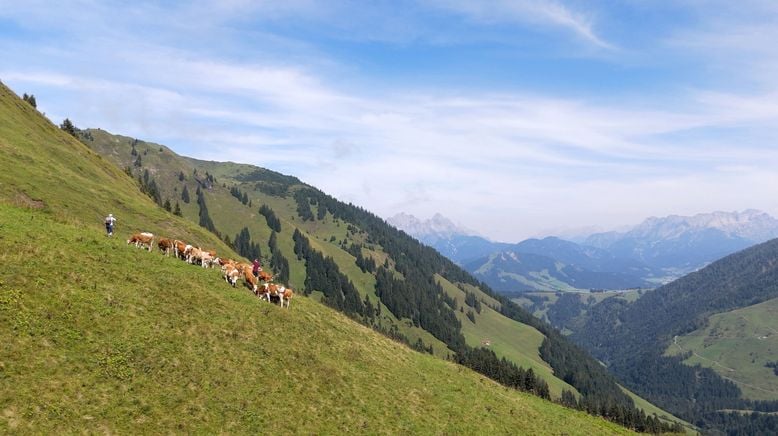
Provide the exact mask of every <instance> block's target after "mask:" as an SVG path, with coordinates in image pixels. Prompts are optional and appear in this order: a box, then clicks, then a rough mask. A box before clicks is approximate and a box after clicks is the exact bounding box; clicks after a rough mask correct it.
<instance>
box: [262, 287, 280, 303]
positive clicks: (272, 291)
mask: <svg viewBox="0 0 778 436" xmlns="http://www.w3.org/2000/svg"><path fill="white" fill-rule="evenodd" d="M262 290H263V291H264V292H262V295H259V294H257V296H258V297H259V298H264V299H265V300H267V301H268V302H270V298H271V297H276V296H278V286H277V285H276V284H274V283H265V284H264V285H262Z"/></svg>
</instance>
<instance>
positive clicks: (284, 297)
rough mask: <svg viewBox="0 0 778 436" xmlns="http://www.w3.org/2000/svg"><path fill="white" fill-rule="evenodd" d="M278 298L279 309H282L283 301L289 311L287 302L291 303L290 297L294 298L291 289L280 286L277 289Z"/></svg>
mask: <svg viewBox="0 0 778 436" xmlns="http://www.w3.org/2000/svg"><path fill="white" fill-rule="evenodd" d="M278 296H279V297H280V300H281V308H282V309H283V308H284V301H286V308H287V309H289V301H291V299H292V297H293V296H294V291H293V290H292V289H291V288H284V287H283V286H281V289H279V292H278Z"/></svg>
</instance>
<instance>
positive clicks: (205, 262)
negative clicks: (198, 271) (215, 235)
mask: <svg viewBox="0 0 778 436" xmlns="http://www.w3.org/2000/svg"><path fill="white" fill-rule="evenodd" d="M211 253H215V251H213V250H211V251H205V250H200V265H202V267H203V268H210V267H211V265H213V264H214V263H216V258H215V257H214V256H213V255H212V254H211Z"/></svg>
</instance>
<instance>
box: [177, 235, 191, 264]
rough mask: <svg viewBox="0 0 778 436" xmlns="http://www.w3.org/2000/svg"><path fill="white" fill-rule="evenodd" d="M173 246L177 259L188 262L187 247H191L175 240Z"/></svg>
mask: <svg viewBox="0 0 778 436" xmlns="http://www.w3.org/2000/svg"><path fill="white" fill-rule="evenodd" d="M173 246H174V247H175V253H176V257H177V258H179V259H181V260H186V247H191V245H188V244H187V243H186V242H184V241H179V240H175V242H174V243H173Z"/></svg>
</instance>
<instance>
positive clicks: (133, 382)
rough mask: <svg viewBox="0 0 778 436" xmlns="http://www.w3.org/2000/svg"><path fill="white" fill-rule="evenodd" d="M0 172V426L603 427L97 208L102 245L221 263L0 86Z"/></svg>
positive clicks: (205, 240) (192, 232) (210, 238)
mask: <svg viewBox="0 0 778 436" xmlns="http://www.w3.org/2000/svg"><path fill="white" fill-rule="evenodd" d="M163 151H164V150H163ZM0 161H1V162H2V163H3V170H4V171H2V172H0V226H1V228H2V232H0V260H2V261H3V265H4V268H3V269H0V288H1V289H0V325H3V326H6V328H4V329H1V330H0V335H2V338H1V339H0V340H2V342H3V344H4V346H3V347H2V350H1V351H0V373H1V376H0V384H1V386H0V409H2V411H3V413H2V415H1V416H2V420H0V423H2V424H0V425H2V426H3V427H4V428H6V429H8V430H11V429H16V430H17V431H25V432H27V431H29V432H33V433H39V432H40V433H53V432H62V431H65V432H74V431H85V430H86V431H88V432H90V431H91V432H97V431H100V432H109V433H114V432H144V433H150V432H160V431H162V432H171V431H175V432H193V431H202V432H215V431H223V430H225V429H227V430H228V431H229V430H230V429H233V430H234V431H247V432H248V431H251V432H276V431H280V432H292V431H304V432H325V433H327V432H335V431H343V430H344V429H352V430H353V429H360V428H361V429H363V431H365V432H384V431H385V432H389V433H398V432H409V431H410V432H423V433H427V432H447V433H449V432H453V431H455V430H456V431H460V430H461V431H466V432H474V431H482V430H483V431H497V432H511V433H513V432H516V431H520V432H521V431H522V430H521V429H522V428H524V429H525V430H523V431H525V432H544V431H552V432H562V431H568V432H569V431H571V430H572V431H577V429H579V428H589V430H588V431H590V432H599V431H621V430H620V429H617V428H615V427H613V426H612V425H610V424H608V423H605V422H604V421H602V420H598V419H594V418H591V417H586V416H582V415H581V414H580V413H578V412H572V411H570V410H568V409H563V408H559V407H557V406H553V405H552V404H551V403H548V402H545V401H543V400H540V399H537V398H534V397H527V396H525V395H522V394H519V393H517V392H515V391H512V390H506V389H505V388H502V387H498V386H497V385H495V384H494V383H492V382H487V381H484V379H483V377H481V376H476V375H474V374H473V373H472V372H470V371H469V370H466V369H464V368H462V367H461V366H456V365H453V364H451V363H447V362H445V361H443V360H441V359H436V358H433V357H432V356H424V355H422V354H419V353H415V352H413V351H411V350H409V349H408V348H406V347H402V346H400V345H398V344H396V343H394V342H392V341H390V340H388V339H387V338H385V337H384V336H381V335H378V334H376V333H375V332H373V331H371V330H370V329H367V328H364V327H362V326H359V325H358V324H356V323H354V322H352V321H350V320H348V319H347V318H346V317H344V316H342V315H339V314H337V313H336V312H334V311H332V310H331V309H329V308H326V307H324V306H322V305H320V304H318V303H316V302H315V301H314V300H313V299H306V298H300V297H298V298H297V299H295V300H294V302H293V303H292V307H293V308H296V310H288V311H286V310H285V311H281V310H280V309H278V308H277V307H273V306H270V305H268V304H266V303H264V305H263V304H261V303H260V302H259V301H258V300H257V299H256V298H255V297H253V296H252V295H251V294H249V293H248V292H247V291H245V290H241V289H238V290H233V289H231V288H229V287H228V286H227V285H226V284H224V282H222V281H221V279H220V278H219V276H218V273H217V272H216V271H213V270H204V269H202V268H198V267H193V266H191V265H187V264H185V263H182V262H180V261H178V260H176V259H173V258H166V257H162V256H161V255H160V254H159V253H148V252H146V251H141V250H136V249H134V248H133V247H129V246H127V245H126V244H125V243H124V241H123V240H121V239H119V238H116V239H113V238H106V237H105V235H104V232H103V230H102V216H103V215H104V214H105V213H106V212H104V211H111V212H113V213H114V214H116V215H117V216H118V217H119V220H120V221H119V223H120V224H119V227H118V229H117V233H118V234H126V233H129V232H130V231H134V230H136V229H144V230H151V231H154V232H159V233H162V234H165V235H169V236H176V237H182V238H184V239H186V240H188V241H191V242H195V243H198V244H202V245H204V246H208V247H215V248H217V249H218V250H219V251H221V252H222V254H226V255H231V249H230V248H229V247H227V246H225V245H224V244H223V243H222V242H221V240H220V238H218V237H216V236H215V235H213V234H212V233H209V232H205V231H203V229H202V228H200V227H198V226H196V225H194V224H192V223H191V222H190V221H189V220H185V219H183V218H179V217H176V216H173V215H172V214H170V213H167V212H165V211H164V210H163V209H160V208H158V207H157V206H156V205H155V204H154V202H152V201H150V199H149V198H148V197H147V196H144V195H143V194H141V193H140V192H139V191H138V189H137V185H135V183H134V182H133V180H132V179H131V178H130V177H128V176H127V174H125V173H123V172H122V171H121V170H119V169H118V168H116V167H114V166H113V164H110V163H108V162H107V161H106V160H105V159H103V158H101V157H100V156H98V155H96V154H95V153H93V152H91V151H90V150H89V149H88V148H86V147H85V146H84V145H83V144H81V143H80V142H78V141H77V140H75V139H74V138H72V137H69V136H67V135H66V134H65V133H63V132H62V131H60V130H59V129H57V128H56V127H55V126H53V125H52V124H51V123H50V122H48V121H47V120H46V119H45V118H44V117H42V116H41V115H40V114H39V113H37V112H36V111H35V110H33V109H32V108H31V107H29V106H27V105H26V103H24V102H22V100H21V99H19V98H18V97H17V96H15V95H13V93H12V92H10V91H9V90H8V89H7V88H5V87H4V86H3V85H0ZM206 180H208V179H207V178H206V179H203V180H201V181H200V182H204V181H206ZM142 182H143V183H144V184H145V186H146V187H149V186H151V184H150V183H148V182H147V181H146V180H142ZM200 182H198V183H200ZM147 183H148V184H147ZM205 189H207V188H204V189H203V190H205ZM200 207H201V208H202V206H200ZM200 215H201V218H202V210H201V213H200ZM376 394H377V395H376ZM474 400H475V401H476V402H477V403H478V404H482V405H483V407H485V408H486V410H487V411H488V415H489V418H490V419H489V422H488V423H486V424H485V423H484V422H483V421H484V420H483V419H482V417H483V415H484V412H483V410H481V409H480V406H479V407H472V406H473V401H474ZM544 410H547V411H548V413H546V412H545V411H544ZM300 411H302V412H303V413H297V412H300ZM183 416H185V417H187V418H186V419H182V417H183ZM527 417H529V419H526V418H527ZM578 417H581V418H582V419H581V420H579V419H578ZM536 418H537V419H536ZM551 421H553V422H555V423H557V422H558V423H559V426H558V427H557V426H556V424H553V425H552V426H549V422H551ZM587 422H588V423H587ZM551 428H555V429H556V430H549V429H551ZM484 429H487V430H484ZM565 429H567V430H565Z"/></svg>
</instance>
